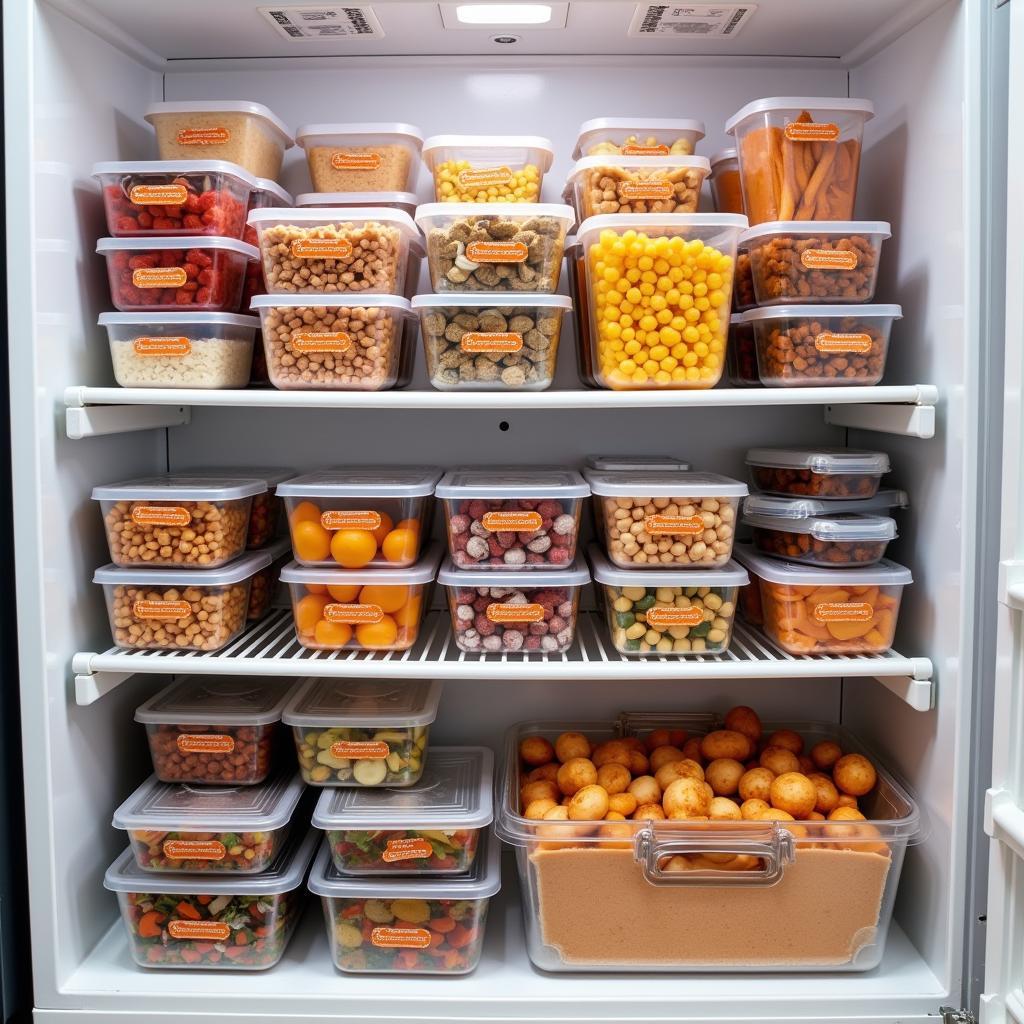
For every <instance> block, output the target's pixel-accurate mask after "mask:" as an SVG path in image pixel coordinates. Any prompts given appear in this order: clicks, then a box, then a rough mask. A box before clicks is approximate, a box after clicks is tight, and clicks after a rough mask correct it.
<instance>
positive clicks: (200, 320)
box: [96, 313, 260, 476]
mask: <svg viewBox="0 0 1024 1024" xmlns="http://www.w3.org/2000/svg"><path fill="white" fill-rule="evenodd" d="M96 322H97V323H98V324H99V325H100V327H165V326H167V327H169V326H171V325H172V324H186V325H187V324H199V325H209V326H212V327H246V328H248V329H249V330H252V331H254V330H256V328H257V327H259V325H260V318H259V317H258V316H244V315H242V314H241V313H100V315H99V318H98V319H97V321H96ZM235 472H236V473H237V472H238V471H237V470H235ZM230 475H231V474H230V473H229V474H228V476H230Z"/></svg>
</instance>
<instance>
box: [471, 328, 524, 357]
mask: <svg viewBox="0 0 1024 1024" xmlns="http://www.w3.org/2000/svg"><path fill="white" fill-rule="evenodd" d="M459 347H460V348H461V349H462V351H463V352H518V351H519V350H520V349H521V348H522V347H523V336H522V335H521V334H518V333H517V332H516V331H467V332H466V333H465V334H464V335H463V336H462V340H461V341H460V342H459Z"/></svg>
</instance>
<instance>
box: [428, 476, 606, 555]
mask: <svg viewBox="0 0 1024 1024" xmlns="http://www.w3.org/2000/svg"><path fill="white" fill-rule="evenodd" d="M434 493H435V495H436V496H437V497H438V498H440V499H441V501H442V502H443V503H444V516H445V525H446V530H447V533H448V550H449V552H450V554H451V557H452V561H453V562H454V563H455V565H456V566H457V567H458V568H462V569H465V568H474V569H485V570H490V569H491V568H492V567H494V568H497V569H505V570H508V569H520V570H523V569H526V570H538V569H542V568H546V567H550V566H566V565H568V564H569V563H570V562H572V560H573V559H574V558H575V557H576V544H577V541H578V539H579V533H580V512H581V510H582V505H583V499H584V498H585V497H587V496H588V495H589V494H590V488H589V487H588V486H587V484H586V481H585V480H584V479H583V477H582V476H580V474H579V473H577V472H576V471H575V470H572V469H561V468H559V467H556V466H493V467H488V468H487V469H474V468H471V467H461V468H459V469H453V470H449V471H448V472H447V473H445V475H444V476H443V477H442V478H441V480H440V482H439V483H438V485H437V487H436V488H435V490H434Z"/></svg>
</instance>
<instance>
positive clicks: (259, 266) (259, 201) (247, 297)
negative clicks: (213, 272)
mask: <svg viewBox="0 0 1024 1024" xmlns="http://www.w3.org/2000/svg"><path fill="white" fill-rule="evenodd" d="M256 185H257V189H256V191H255V192H253V193H252V195H251V196H250V197H249V209H248V211H247V212H246V217H247V218H248V215H249V214H250V213H252V211H253V210H266V209H268V208H269V207H271V206H276V207H277V208H278V209H281V208H282V207H290V206H293V205H294V204H295V200H294V199H292V196H291V193H290V192H286V191H285V190H284V189H283V188H281V186H280V185H278V183H277V182H276V181H271V180H270V179H269V178H257V179H256ZM242 240H243V241H244V242H246V243H247V244H248V245H251V246H254V247H255V248H256V249H257V250H258V249H259V244H260V236H259V235H258V234H257V232H256V229H255V228H254V227H253V226H252V225H251V224H249V223H248V221H246V223H245V226H244V234H243V235H242ZM266 290H267V286H266V284H265V283H264V281H263V262H262V260H259V259H255V260H249V262H248V263H247V264H246V265H245V287H244V288H243V289H242V309H248V308H249V303H250V302H251V301H252V299H253V296H256V295H263V294H264V292H266ZM258 352H259V356H260V362H261V363H263V349H262V346H260V347H259V349H258ZM253 376H254V377H256V376H257V374H256V373H254V374H253ZM266 379H267V373H266V366H265V364H264V365H263V370H262V376H261V377H260V380H261V381H263V382H266Z"/></svg>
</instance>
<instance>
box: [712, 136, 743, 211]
mask: <svg viewBox="0 0 1024 1024" xmlns="http://www.w3.org/2000/svg"><path fill="white" fill-rule="evenodd" d="M710 181H711V201H712V202H713V203H714V204H715V210H716V212H718V213H740V214H743V215H744V216H746V213H747V210H746V207H745V206H744V205H743V186H742V185H741V184H740V158H739V156H738V155H737V153H736V150H735V149H723V150H721V151H720V152H718V153H716V154H715V155H714V156H713V157H712V158H711V175H710Z"/></svg>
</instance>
